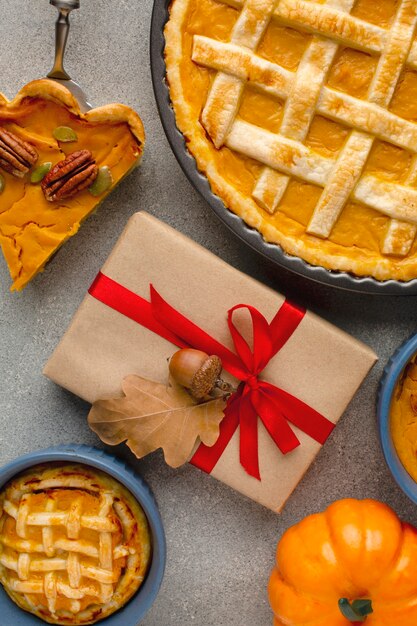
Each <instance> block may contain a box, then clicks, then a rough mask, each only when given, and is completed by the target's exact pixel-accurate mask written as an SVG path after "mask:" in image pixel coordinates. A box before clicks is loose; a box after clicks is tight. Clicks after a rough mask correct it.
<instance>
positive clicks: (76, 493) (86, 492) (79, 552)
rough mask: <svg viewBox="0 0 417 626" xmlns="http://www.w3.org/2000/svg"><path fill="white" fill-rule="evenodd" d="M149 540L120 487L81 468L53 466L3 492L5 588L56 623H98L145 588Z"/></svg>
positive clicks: (0, 577) (0, 560)
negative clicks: (138, 590) (140, 588)
mask: <svg viewBox="0 0 417 626" xmlns="http://www.w3.org/2000/svg"><path fill="white" fill-rule="evenodd" d="M150 555H151V545H150V534H149V528H148V523H147V520H146V517H145V515H144V513H143V511H142V508H141V507H140V506H139V504H138V503H137V501H136V500H135V499H134V498H133V496H132V495H131V494H130V492H129V491H128V490H127V489H126V488H125V487H123V485H121V484H120V483H119V482H117V481H116V480H114V479H113V478H111V477H110V476H108V475H107V474H104V473H103V472H100V471H98V470H95V469H93V468H91V467H87V466H85V465H81V464H59V463H55V464H49V465H48V466H47V465H39V466H37V467H33V468H31V469H30V470H29V471H27V472H25V473H24V474H21V475H19V476H18V477H16V478H14V479H13V480H12V481H11V482H10V483H8V485H6V486H5V488H4V489H3V490H2V492H1V494H0V582H1V583H2V584H3V586H4V588H5V590H6V591H7V593H8V594H9V596H10V597H11V599H12V600H13V601H14V602H15V603H16V604H17V605H18V606H20V608H22V609H24V610H26V611H29V612H30V613H33V614H34V615H37V616H38V617H40V618H41V619H43V620H45V621H46V622H48V623H50V624H68V625H77V626H78V625H82V624H93V623H95V622H97V621H99V620H101V619H103V618H104V617H107V616H108V615H110V614H111V613H114V611H117V610H118V609H119V608H121V607H122V606H123V605H124V604H126V602H127V601H128V600H129V599H130V598H131V597H132V595H133V594H134V593H135V592H136V591H137V589H138V588H139V587H140V585H141V583H142V581H143V579H144V577H145V575H146V572H147V569H148V565H149V561H150Z"/></svg>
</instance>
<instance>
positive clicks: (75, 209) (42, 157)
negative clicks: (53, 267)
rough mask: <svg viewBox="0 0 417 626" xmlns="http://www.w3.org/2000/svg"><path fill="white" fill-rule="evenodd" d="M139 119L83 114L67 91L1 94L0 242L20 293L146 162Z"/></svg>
mask: <svg viewBox="0 0 417 626" xmlns="http://www.w3.org/2000/svg"><path fill="white" fill-rule="evenodd" d="M144 141H145V136H144V130H143V125H142V122H141V120H140V118H139V116H138V115H137V114H136V113H135V112H134V111H132V109H130V108H129V107H127V106H124V105H122V104H110V105H106V106H102V107H99V108H96V109H92V110H90V111H88V112H87V113H85V114H84V113H81V111H80V109H79V106H78V103H77V101H76V100H75V99H74V97H73V96H72V94H71V93H70V92H69V91H68V90H67V89H66V88H65V87H63V86H61V85H59V84H58V83H56V82H54V81H50V80H47V79H43V80H36V81H33V82H31V83H29V84H28V85H26V86H25V87H23V89H22V90H21V91H20V92H19V93H18V94H17V96H16V97H15V98H14V100H12V101H10V102H9V101H8V100H7V99H6V98H5V96H3V95H1V94H0V244H1V248H2V250H3V254H4V257H5V259H6V262H7V264H8V266H9V270H10V274H11V277H12V280H13V285H12V290H20V289H22V288H23V287H25V286H26V285H27V283H28V282H29V281H30V280H32V278H33V277H34V276H36V274H37V273H38V272H40V271H42V269H43V268H44V267H45V264H46V263H47V261H48V260H49V259H50V258H51V257H52V255H53V254H54V253H55V252H56V251H57V250H58V248H59V247H60V246H62V244H63V243H65V241H66V240H67V239H68V238H69V237H71V236H72V235H75V233H76V232H77V231H78V229H79V227H80V224H81V223H82V221H83V220H85V219H86V218H87V217H88V215H90V213H91V212H92V211H94V210H95V209H96V208H97V206H98V204H99V203H100V202H101V201H102V200H103V199H104V198H105V197H106V195H107V194H108V193H110V192H111V190H112V189H113V188H114V186H115V185H117V184H118V183H119V182H120V180H121V179H122V178H123V177H124V176H125V175H126V174H128V173H129V172H130V171H131V170H132V168H134V167H135V166H136V165H138V163H139V161H140V158H141V156H142V151H143V146H144Z"/></svg>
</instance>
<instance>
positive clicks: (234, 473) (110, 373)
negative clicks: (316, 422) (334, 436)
mask: <svg viewBox="0 0 417 626" xmlns="http://www.w3.org/2000/svg"><path fill="white" fill-rule="evenodd" d="M102 272H103V273H104V274H106V275H107V276H109V277H110V278H112V279H113V280H115V281H117V282H118V283H120V284H122V285H123V286H124V287H127V288H128V289H130V290H131V291H133V292H135V293H137V294H139V295H140V296H142V297H144V298H146V299H149V284H150V283H152V284H153V285H154V286H155V288H156V289H157V290H158V292H159V293H160V294H161V295H162V297H163V298H164V299H165V300H167V301H168V302H169V303H170V304H171V305H172V306H174V307H175V308H176V309H178V310H179V311H180V312H181V313H183V314H184V315H186V316H187V317H188V318H189V319H191V320H192V321H194V322H195V323H196V324H198V325H199V326H201V327H202V328H203V329H204V330H206V331H207V332H208V333H210V334H211V335H212V336H213V337H215V338H217V339H218V340H219V341H221V342H222V343H223V344H224V345H226V346H228V347H229V348H231V349H233V346H232V342H231V338H230V335H229V331H228V328H227V324H226V314H227V310H228V309H229V308H231V307H232V306H234V305H235V304H252V305H254V306H255V307H256V308H258V309H259V310H260V311H261V313H263V315H264V316H265V317H266V318H267V319H268V320H269V321H270V320H271V319H272V318H273V317H274V315H275V313H276V311H277V310H278V308H279V307H280V306H281V305H282V303H283V301H284V298H283V296H282V295H281V294H279V293H277V292H275V291H273V290H272V289H270V288H268V287H266V286H265V285H262V284H261V283H259V282H257V281H256V280H254V279H252V278H250V277H248V276H246V275H245V274H242V273H241V272H239V271H237V270H236V269H234V268H233V267H231V266H230V265H228V264H226V263H225V262H224V261H222V260H221V259H219V258H218V257H216V256H215V255H214V254H212V253H211V252H208V251H207V250H205V249H204V248H202V247H201V246H199V245H198V244H196V243H195V242H193V241H191V240H189V239H187V238H186V237H185V236H184V235H181V234H180V233H178V232H177V231H175V230H173V229H172V228H170V227H169V226H167V225H166V224H164V223H162V222H160V221H159V220H157V219H156V218H154V217H152V216H150V215H148V214H147V213H143V212H141V213H137V214H135V215H134V216H133V217H132V218H131V219H130V221H129V223H128V225H127V227H126V229H125V231H124V232H123V234H122V235H121V237H120V239H119V241H118V243H117V244H116V246H115V248H114V249H113V251H112V253H111V255H110V257H109V259H108V260H107V262H106V263H105V265H104V267H103V268H102ZM234 320H235V322H236V323H237V325H238V327H239V329H240V330H241V331H243V333H245V332H246V336H250V324H249V316H245V314H244V313H243V314H242V315H241V316H240V317H239V316H238V314H236V317H235V318H234ZM176 349H177V348H176V347H174V346H173V345H172V344H171V343H170V342H168V341H166V340H165V339H162V338H161V337H159V336H157V335H156V334H154V333H153V332H151V331H149V330H147V329H145V328H143V327H142V326H140V325H139V324H137V323H135V322H134V321H132V320H130V319H128V318H126V317H125V316H123V315H121V314H119V313H117V312H115V311H113V310H112V309H110V308H108V307H107V306H106V305H104V304H102V303H101V302H99V301H97V300H96V299H95V298H93V297H92V296H90V295H88V294H87V295H86V297H85V299H84V301H83V302H82V304H81V306H80V308H79V309H78V311H77V313H76V315H75V317H74V319H73V320H72V323H71V324H70V327H69V329H68V330H67V332H66V334H65V335H64V337H63V339H62V341H61V342H60V344H59V345H58V347H57V348H56V350H55V352H54V354H53V355H52V357H51V358H50V360H49V361H48V363H47V365H46V367H45V370H44V374H45V375H46V376H47V377H48V378H50V379H51V380H53V381H54V382H56V383H57V384H59V385H61V386H62V387H65V388H66V389H68V390H70V391H72V392H73V393H75V394H76V395H78V396H80V397H81V398H83V399H85V400H87V401H88V402H91V403H92V402H94V401H95V400H98V399H99V398H106V397H114V396H117V395H120V394H121V381H122V379H123V377H124V376H126V375H128V374H133V373H137V374H140V375H141V376H144V377H146V378H150V379H152V380H156V381H161V382H163V381H166V380H167V358H168V357H169V356H170V355H171V354H172V353H173V352H174V351H175V350H176ZM375 361H376V356H375V354H374V353H373V352H372V351H371V350H370V349H369V348H368V347H367V346H365V345H364V344H362V343H360V342H359V341H357V340H356V339H353V338H352V337H350V336H349V335H347V334H346V333H344V332H342V331H341V330H339V329H338V328H336V327H334V326H332V325H331V324H329V323H328V322H325V321H324V320H322V319H320V318H319V317H317V316H316V315H314V314H312V313H310V312H308V313H307V314H306V316H305V317H304V319H303V321H302V322H301V324H300V326H299V327H298V329H297V330H296V331H295V333H294V334H293V336H292V337H291V338H290V340H289V341H288V342H287V343H286V345H285V346H284V347H283V348H282V350H281V351H280V352H279V353H278V354H277V355H276V356H275V357H274V358H273V359H272V360H271V361H270V363H269V364H268V366H267V367H266V369H265V370H264V372H263V374H262V377H263V378H265V379H266V380H269V381H270V382H271V383H273V384H275V385H277V386H278V387H282V388H283V389H285V390H286V391H287V392H289V393H291V394H293V395H295V396H297V397H298V398H300V399H301V400H303V401H304V402H307V403H308V404H309V405H310V406H312V407H313V408H315V409H316V410H318V411H320V412H321V413H322V414H323V415H325V416H326V417H327V418H328V419H330V420H331V421H332V422H334V423H336V422H337V421H338V419H339V418H340V416H341V415H342V413H343V412H344V410H345V408H346V406H347V404H348V403H349V401H350V400H351V398H352V397H353V395H354V394H355V392H356V390H357V389H358V387H359V385H360V384H361V382H362V381H363V379H364V377H365V376H366V374H367V373H368V371H369V370H370V368H371V367H372V365H373V364H374V363H375ZM294 430H295V432H296V434H297V436H298V438H299V440H300V442H301V445H300V446H299V447H298V448H297V449H296V450H294V451H293V452H291V453H289V454H287V455H285V456H284V455H282V454H281V453H280V451H279V450H278V448H277V447H276V446H275V444H274V443H273V442H272V440H271V439H270V437H269V435H268V433H267V432H266V430H265V428H264V427H263V425H262V424H261V423H260V422H259V459H260V471H261V477H262V480H261V481H258V480H256V479H254V478H251V477H250V476H248V475H247V474H246V472H245V471H244V469H243V468H242V467H241V465H240V463H239V432H238V431H237V432H236V433H235V434H234V436H233V438H232V439H231V441H230V443H229V445H228V446H227V448H226V450H225V452H224V453H223V455H222V457H221V458H220V460H219V461H218V463H217V465H216V466H215V468H214V470H213V471H212V476H214V477H215V478H217V479H218V480H221V481H223V482H224V483H226V484H227V485H230V487H232V488H233V489H236V490H237V491H239V492H241V493H243V494H245V495H246V496H249V497H250V498H252V499H253V500H255V501H257V502H259V503H260V504H263V505H264V506H266V507H268V508H270V509H272V510H274V511H277V512H278V511H280V510H281V509H282V507H283V506H284V504H285V501H286V500H287V499H288V497H289V496H290V495H291V493H292V491H293V490H294V488H295V487H296V485H297V483H298V482H299V481H300V480H301V478H302V477H303V475H304V473H305V472H306V470H307V469H308V467H309V465H310V464H311V463H312V461H313V460H314V458H315V456H316V455H317V453H318V452H319V450H320V447H321V446H320V444H318V443H316V442H315V441H314V440H313V439H310V437H308V436H307V435H305V434H304V433H302V432H300V431H299V430H298V429H296V428H294Z"/></svg>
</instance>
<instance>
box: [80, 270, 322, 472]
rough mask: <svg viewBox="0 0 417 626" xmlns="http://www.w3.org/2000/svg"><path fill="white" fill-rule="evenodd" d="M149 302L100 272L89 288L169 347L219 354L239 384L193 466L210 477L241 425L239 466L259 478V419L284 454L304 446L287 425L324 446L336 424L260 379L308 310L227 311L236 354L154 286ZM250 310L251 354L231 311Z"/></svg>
mask: <svg viewBox="0 0 417 626" xmlns="http://www.w3.org/2000/svg"><path fill="white" fill-rule="evenodd" d="M150 290H151V299H150V302H148V301H147V300H145V299H144V298H142V297H141V296H138V295H137V294H135V293H133V292H132V291H130V290H128V289H126V288H125V287H123V286H122V285H120V284H119V283H116V282H115V281H114V280H112V279H111V278H109V277H107V276H105V275H104V274H101V273H99V274H98V276H97V277H96V279H95V281H94V282H93V284H92V285H91V287H90V289H89V293H90V295H92V296H93V297H94V298H96V299H97V300H99V301H100V302H103V303H104V304H106V305H107V306H109V307H111V308H112V309H115V310H116V311H118V312H119V313H122V314H123V315H125V316H126V317H129V318H130V319H132V320H134V321H135V322H137V323H139V324H141V325H142V326H144V327H146V328H148V329H149V330H151V331H153V332H155V333H156V334H158V335H160V336H161V337H164V338H165V339H167V340H168V341H170V342H171V343H173V344H175V345H177V346H179V347H181V348H185V347H192V348H197V349H199V350H203V351H204V352H207V353H208V354H216V355H217V356H219V357H220V358H221V360H222V362H223V367H224V369H225V370H227V371H228V372H229V373H230V374H232V375H233V376H234V377H235V378H237V379H238V380H240V381H241V382H240V385H239V387H238V390H237V392H236V393H233V394H232V395H231V396H230V398H229V400H228V402H227V406H226V409H225V417H224V419H223V420H222V422H221V424H220V436H219V438H218V440H217V442H216V443H215V444H214V446H211V447H207V446H205V445H204V444H201V445H200V446H199V448H198V450H197V452H196V453H195V454H194V456H193V458H192V459H191V463H193V464H194V465H196V466H198V467H200V468H201V469H203V470H204V471H206V472H208V473H210V472H211V471H212V470H213V469H214V467H215V465H216V463H217V461H218V460H219V458H220V457H221V455H222V454H223V451H224V450H225V448H226V446H227V444H228V443H229V441H230V439H231V438H232V436H233V434H234V433H235V431H236V429H237V428H238V426H240V462H241V464H242V466H243V467H244V468H245V470H246V472H247V473H248V474H250V475H251V476H253V477H254V478H257V479H258V480H260V472H259V460H258V417H259V418H260V419H261V421H262V422H263V424H264V426H265V428H266V429H267V431H268V433H269V434H270V436H271V437H272V439H273V440H274V442H275V443H276V445H277V446H278V447H279V449H280V450H281V452H282V453H283V454H286V453H287V452H290V451H291V450H294V448H296V447H297V446H299V445H300V442H299V440H298V438H297V436H296V435H295V433H294V431H293V430H292V428H291V426H290V425H289V423H288V422H291V423H292V424H294V426H297V428H299V429H300V430H302V431H303V432H304V433H306V434H307V435H309V436H310V437H312V438H313V439H314V440H315V441H318V442H319V443H321V444H323V443H324V442H325V441H326V439H327V438H328V436H329V435H330V433H331V432H332V430H333V428H334V424H332V422H330V421H329V420H328V419H327V418H326V417H324V416H323V415H321V413H319V412H318V411H316V410H315V409H313V408H311V407H310V406H308V405H307V404H306V403H305V402H303V401H302V400H299V399H298V398H296V397H295V396H292V395H291V394H290V393H287V392H286V391H284V390H283V389H280V388H279V387H276V386H275V385H272V384H271V383H269V382H267V381H265V380H262V379H260V378H259V375H260V374H261V372H262V371H263V369H264V368H265V367H266V365H267V364H268V363H269V361H270V360H271V358H272V357H273V356H274V355H275V354H277V352H279V350H280V349H281V348H282V347H283V346H284V344H285V343H286V342H287V341H288V339H289V338H290V337H291V335H292V334H293V332H294V331H295V330H296V328H297V327H298V325H299V324H300V322H301V320H302V319H303V317H304V315H305V311H304V310H303V309H301V308H299V307H297V306H295V305H293V304H291V303H290V302H288V301H287V300H286V301H285V302H284V304H283V305H282V306H281V308H280V309H279V311H278V312H277V314H276V315H275V317H274V319H273V320H272V322H271V323H270V324H269V323H268V322H267V320H266V319H265V317H264V316H263V315H262V314H261V313H260V312H259V311H258V310H257V309H255V308H254V307H253V306H250V305H246V304H238V305H236V306H234V307H233V308H232V309H230V310H229V312H228V325H229V330H230V334H231V336H232V339H233V343H234V346H235V350H236V354H235V353H234V352H232V351H231V350H229V349H228V348H226V347H225V346H223V345H222V344H221V343H220V342H218V341H217V340H216V339H214V338H213V337H211V336H210V335H209V334H208V333H206V332H205V331H204V330H202V329H201V328H199V327H198V326H197V325H196V324H194V323H193V322H191V321H190V320H188V319H187V318H186V317H184V316H183V315H182V314H181V313H179V311H177V310H176V309H174V308H173V307H172V306H171V305H170V304H168V302H166V301H165V300H164V299H163V298H162V297H161V296H160V295H159V293H158V292H157V291H156V290H155V289H154V287H153V286H152V285H151V286H150ZM238 309H246V310H247V311H249V314H250V316H251V319H252V327H253V348H252V350H251V348H250V346H249V344H248V343H247V341H246V340H245V339H244V338H243V336H242V335H241V334H240V332H239V331H238V330H237V328H236V326H235V325H234V323H233V313H234V312H235V311H236V310H238Z"/></svg>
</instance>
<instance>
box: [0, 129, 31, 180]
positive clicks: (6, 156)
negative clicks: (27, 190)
mask: <svg viewBox="0 0 417 626" xmlns="http://www.w3.org/2000/svg"><path fill="white" fill-rule="evenodd" d="M37 160H38V153H37V151H36V149H35V148H34V147H33V146H32V145H31V144H30V143H28V142H27V141H23V139H21V138H20V137H18V136H17V135H15V134H14V133H11V132H10V131H8V130H6V129H5V128H0V167H1V168H2V169H3V170H5V171H6V172H9V174H12V176H15V177H16V178H23V176H24V175H25V174H27V173H28V171H29V170H30V168H31V167H32V166H33V165H35V163H36V161H37Z"/></svg>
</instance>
